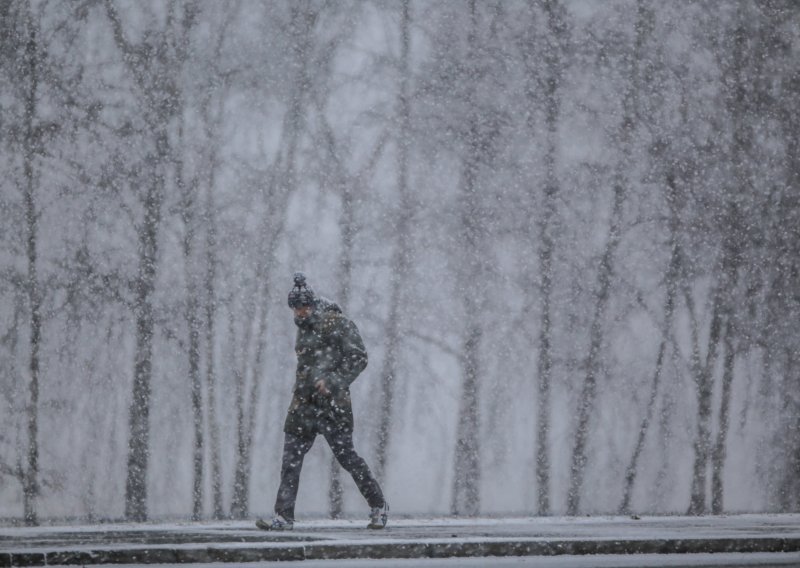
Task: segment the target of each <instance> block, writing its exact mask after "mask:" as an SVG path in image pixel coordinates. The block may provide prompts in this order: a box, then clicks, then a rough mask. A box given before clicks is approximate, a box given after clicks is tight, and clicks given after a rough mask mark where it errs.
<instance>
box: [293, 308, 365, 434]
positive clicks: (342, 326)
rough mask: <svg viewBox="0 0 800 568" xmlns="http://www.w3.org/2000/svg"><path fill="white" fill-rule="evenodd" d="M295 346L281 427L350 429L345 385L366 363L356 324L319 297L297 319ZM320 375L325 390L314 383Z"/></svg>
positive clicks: (300, 431)
mask: <svg viewBox="0 0 800 568" xmlns="http://www.w3.org/2000/svg"><path fill="white" fill-rule="evenodd" d="M295 352H296V353H297V375H296V377H295V383H294V396H293V397H292V402H291V405H290V406H289V412H288V414H287V416H286V422H285V424H284V427H283V430H284V432H286V433H289V434H295V435H300V436H302V435H309V434H313V433H318V432H320V430H321V428H325V427H332V428H337V429H342V430H348V431H352V429H353V406H352V404H351V402H350V388H349V387H350V384H351V383H352V382H353V381H354V380H355V379H356V377H358V375H359V374H360V373H361V371H363V370H364V368H365V367H366V366H367V350H366V348H365V347H364V342H363V341H362V339H361V335H360V334H359V333H358V328H357V327H356V325H355V324H354V323H353V322H352V321H350V320H349V319H347V318H346V317H345V316H344V315H343V314H342V311H341V309H340V308H339V306H337V305H336V304H333V303H330V302H327V301H325V300H323V299H320V300H318V302H317V305H316V308H315V310H314V313H313V315H312V316H311V317H310V318H309V320H308V321H307V322H305V323H303V324H298V328H297V341H296V343H295ZM320 379H324V380H325V385H326V386H327V388H328V390H329V391H330V394H329V395H323V394H320V393H319V392H318V391H317V389H316V388H315V387H314V384H315V383H316V382H317V381H318V380H320Z"/></svg>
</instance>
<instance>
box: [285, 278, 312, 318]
mask: <svg viewBox="0 0 800 568" xmlns="http://www.w3.org/2000/svg"><path fill="white" fill-rule="evenodd" d="M315 301H316V296H314V290H312V289H311V286H309V285H308V284H306V275H305V274H303V273H302V272H295V273H294V288H292V290H291V292H289V307H290V308H292V309H295V308H300V307H303V306H313V305H314V302H315Z"/></svg>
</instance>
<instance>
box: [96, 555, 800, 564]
mask: <svg viewBox="0 0 800 568" xmlns="http://www.w3.org/2000/svg"><path fill="white" fill-rule="evenodd" d="M277 564H278V563H277V562H254V563H248V564H247V565H246V566H247V568H263V567H266V566H276V565H277ZM280 565H281V566H287V567H290V566H293V564H289V565H287V564H286V563H285V562H281V563H280ZM98 566H100V567H102V566H106V567H107V568H111V567H120V566H127V567H129V568H133V567H137V568H139V567H141V568H146V567H148V566H152V565H151V564H126V565H119V564H105V565H98ZM160 566H161V568H186V564H162V565H160ZM191 566H192V568H220V566H221V564H220V563H209V564H193V565H191ZM298 566H299V567H300V568H372V567H375V568H456V567H463V568H494V567H500V568H509V567H533V566H535V567H537V568H656V567H659V568H660V567H664V568H666V567H669V568H680V567H684V566H685V567H703V568H728V567H730V568H734V567H737V566H759V567H761V568H770V567H776V568H777V567H780V568H787V567H796V566H800V553H797V552H793V553H763V554H762V553H721V554H702V553H701V554H640V555H620V554H612V555H607V556H597V555H588V556H573V555H566V556H557V557H544V558H543V557H541V556H516V557H505V558H499V557H496V556H492V557H486V558H415V559H411V560H396V559H385V560H372V559H367V560H353V559H346V560H306V561H303V562H302V563H301V564H298Z"/></svg>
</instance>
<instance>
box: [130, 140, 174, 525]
mask: <svg viewBox="0 0 800 568" xmlns="http://www.w3.org/2000/svg"><path fill="white" fill-rule="evenodd" d="M166 145H167V134H166V132H163V131H162V132H160V133H159V136H158V144H156V156H153V157H151V160H152V162H151V163H153V164H154V167H153V170H154V171H152V172H151V174H150V176H151V177H150V180H149V185H148V188H147V195H146V196H145V201H144V207H145V213H144V219H143V220H142V224H141V226H140V227H139V243H138V249H139V250H138V254H139V268H138V274H137V278H136V283H135V287H134V288H135V303H134V313H135V317H136V347H135V360H134V374H133V395H132V398H131V405H130V414H129V421H130V422H129V424H130V436H129V440H128V478H127V482H126V485H125V517H126V518H127V519H130V520H132V521H140V522H141V521H145V520H147V471H148V460H149V442H150V381H151V378H152V371H153V369H152V357H153V335H154V333H155V325H154V321H153V292H154V288H155V278H156V266H157V263H158V227H159V223H160V220H161V205H162V201H163V187H162V185H163V183H164V173H163V172H162V171H160V169H161V168H160V166H161V160H160V159H159V158H158V156H162V155H164V154H161V152H162V151H164V152H165V151H166Z"/></svg>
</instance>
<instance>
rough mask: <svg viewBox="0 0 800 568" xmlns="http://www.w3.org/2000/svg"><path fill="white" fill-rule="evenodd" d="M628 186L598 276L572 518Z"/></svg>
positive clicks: (617, 202)
mask: <svg viewBox="0 0 800 568" xmlns="http://www.w3.org/2000/svg"><path fill="white" fill-rule="evenodd" d="M625 184H627V181H623V180H622V179H618V180H617V182H616V183H615V184H614V207H613V210H612V213H611V227H610V229H609V234H608V242H607V243H606V248H605V251H604V252H603V257H602V259H601V261H600V267H599V269H598V273H597V287H596V288H595V290H596V292H595V299H596V301H595V307H594V316H593V317H592V324H591V327H590V328H589V354H588V356H587V357H586V376H585V377H584V380H583V386H582V388H581V394H580V400H579V403H578V427H577V429H576V431H575V442H574V445H573V448H572V461H571V464H570V483H569V493H568V494H567V514H568V515H577V514H578V512H579V510H580V499H581V489H582V487H583V476H584V473H585V470H586V462H587V456H586V443H587V441H588V437H589V419H590V418H591V415H592V411H593V410H594V400H595V396H596V393H597V376H598V375H599V373H600V356H601V352H602V349H603V330H604V327H605V326H604V323H605V314H606V307H607V306H608V300H609V296H610V294H609V290H610V288H611V278H612V275H613V270H614V254H615V253H616V250H617V246H618V244H619V233H620V222H621V216H622V203H623V201H624V196H625Z"/></svg>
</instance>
